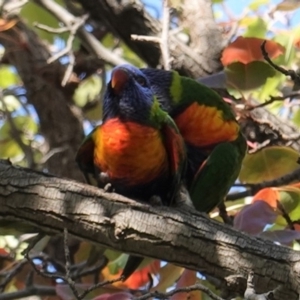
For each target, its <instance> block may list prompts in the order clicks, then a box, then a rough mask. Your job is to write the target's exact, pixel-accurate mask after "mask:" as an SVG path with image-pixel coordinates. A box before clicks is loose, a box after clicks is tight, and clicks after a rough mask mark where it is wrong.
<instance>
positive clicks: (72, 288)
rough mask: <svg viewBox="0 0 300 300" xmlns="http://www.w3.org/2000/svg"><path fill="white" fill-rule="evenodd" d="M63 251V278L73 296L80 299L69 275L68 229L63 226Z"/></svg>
mask: <svg viewBox="0 0 300 300" xmlns="http://www.w3.org/2000/svg"><path fill="white" fill-rule="evenodd" d="M64 251H65V258H66V276H65V279H66V281H67V283H68V285H69V287H70V289H71V290H72V292H73V294H74V296H75V297H76V299H78V300H80V299H83V298H81V297H80V296H79V294H78V291H77V288H76V286H75V285H76V283H75V281H74V280H73V279H72V277H71V270H70V267H71V259H70V251H69V247H68V229H67V228H64Z"/></svg>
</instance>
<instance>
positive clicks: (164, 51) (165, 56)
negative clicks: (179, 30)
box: [160, 0, 170, 70]
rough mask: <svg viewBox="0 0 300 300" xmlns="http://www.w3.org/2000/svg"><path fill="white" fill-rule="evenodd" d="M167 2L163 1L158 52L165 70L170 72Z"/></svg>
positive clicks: (168, 10)
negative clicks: (159, 51)
mask: <svg viewBox="0 0 300 300" xmlns="http://www.w3.org/2000/svg"><path fill="white" fill-rule="evenodd" d="M168 2H169V1H168V0H164V1H163V19H162V32H161V38H160V50H161V56H162V60H163V65H164V69H165V70H170V53H169V26H170V8H169V5H168V4H169V3H168Z"/></svg>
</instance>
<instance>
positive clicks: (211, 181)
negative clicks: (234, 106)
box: [190, 134, 247, 213]
mask: <svg viewBox="0 0 300 300" xmlns="http://www.w3.org/2000/svg"><path fill="white" fill-rule="evenodd" d="M246 148H247V145H246V141H245V139H244V137H243V136H242V134H240V135H239V137H238V139H237V140H236V141H234V142H225V143H220V144H219V145H217V146H216V147H215V148H214V150H213V151H212V152H211V153H210V155H209V156H208V158H207V160H206V161H205V162H204V163H203V164H202V165H201V167H200V169H199V171H198V172H197V173H196V175H195V177H194V180H193V183H192V186H191V188H190V196H191V199H192V201H193V204H194V206H195V208H196V209H197V210H198V211H201V212H207V213H208V212H210V211H211V210H212V209H214V208H215V207H216V206H218V205H219V204H220V203H221V202H222V201H223V200H224V198H225V196H226V195H227V193H228V191H229V189H230V188H231V186H232V185H233V183H234V181H235V180H236V178H237V176H238V174H239V172H240V169H241V165H242V160H243V158H244V155H245V151H246Z"/></svg>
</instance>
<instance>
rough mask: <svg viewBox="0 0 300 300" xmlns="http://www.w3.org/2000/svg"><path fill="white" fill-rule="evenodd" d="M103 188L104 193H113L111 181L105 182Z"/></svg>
mask: <svg viewBox="0 0 300 300" xmlns="http://www.w3.org/2000/svg"><path fill="white" fill-rule="evenodd" d="M103 189H104V191H105V192H106V193H113V192H114V191H115V190H114V188H113V186H112V184H111V183H107V184H106V185H105V186H104V188H103Z"/></svg>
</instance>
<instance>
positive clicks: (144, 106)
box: [103, 64, 154, 122]
mask: <svg viewBox="0 0 300 300" xmlns="http://www.w3.org/2000/svg"><path fill="white" fill-rule="evenodd" d="M153 101H154V94H153V92H152V90H151V87H150V83H149V80H148V78H147V77H146V76H145V75H144V74H143V73H142V72H141V71H140V70H139V69H138V68H136V67H134V66H132V65H127V64H124V65H120V66H117V67H115V68H114V69H113V71H112V74H111V80H110V81H109V83H108V84H107V89H106V92H105V95H104V102H103V121H104V122H105V120H107V119H110V118H115V117H119V118H121V119H122V120H124V121H126V120H128V121H129V120H130V121H138V122H146V121H147V120H148V119H149V115H150V111H151V107H152V105H153Z"/></svg>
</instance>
